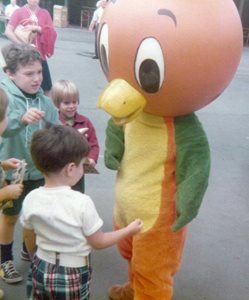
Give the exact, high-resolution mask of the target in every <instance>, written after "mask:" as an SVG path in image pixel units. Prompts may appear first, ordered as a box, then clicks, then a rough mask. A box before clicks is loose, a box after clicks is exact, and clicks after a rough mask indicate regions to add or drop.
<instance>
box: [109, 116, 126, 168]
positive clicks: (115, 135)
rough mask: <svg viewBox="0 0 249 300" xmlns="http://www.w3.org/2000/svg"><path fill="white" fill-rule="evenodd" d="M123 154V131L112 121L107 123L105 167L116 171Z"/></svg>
mask: <svg viewBox="0 0 249 300" xmlns="http://www.w3.org/2000/svg"><path fill="white" fill-rule="evenodd" d="M123 153H124V131H123V127H122V126H117V125H116V124H114V123H113V121H112V119H110V120H109V121H108V124H107V128H106V140H105V165H106V167H107V168H109V169H111V170H117V169H118V168H119V166H120V162H121V160H122V157H123Z"/></svg>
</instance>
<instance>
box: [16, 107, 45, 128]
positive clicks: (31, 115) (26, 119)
mask: <svg viewBox="0 0 249 300" xmlns="http://www.w3.org/2000/svg"><path fill="white" fill-rule="evenodd" d="M44 114H45V113H44V111H41V110H40V109H38V108H35V107H32V108H30V109H29V110H27V111H26V113H25V114H24V115H23V116H22V119H21V122H22V123H23V124H31V123H35V122H39V121H40V120H41V119H42V118H43V117H44Z"/></svg>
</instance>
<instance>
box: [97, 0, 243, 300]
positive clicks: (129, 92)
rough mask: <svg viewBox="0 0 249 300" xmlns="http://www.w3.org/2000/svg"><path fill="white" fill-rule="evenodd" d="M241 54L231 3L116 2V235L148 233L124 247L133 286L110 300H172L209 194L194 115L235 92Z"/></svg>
mask: <svg viewBox="0 0 249 300" xmlns="http://www.w3.org/2000/svg"><path fill="white" fill-rule="evenodd" d="M242 48H243V41H242V29H241V22H240V18H239V15H238V12H237V9H236V7H235V5H234V3H233V1H232V0H201V1H200V0H116V1H114V0H112V1H111V0H110V1H109V3H108V5H107V7H106V9H105V12H104V15H103V17H102V19H101V24H100V27H99V32H98V51H99V57H100V62H101V66H102V69H103V71H104V73H105V75H106V77H107V79H108V80H109V81H110V83H109V84H108V86H107V88H106V89H105V90H104V91H103V93H102V94H101V95H100V98H99V99H98V103H97V105H98V107H101V108H102V109H104V110H105V111H106V112H107V113H109V114H110V115H111V117H112V118H111V120H110V121H109V122H108V126H107V130H106V134H107V136H106V150H105V163H106V166H107V167H108V168H110V169H113V170H117V179H116V186H115V188H116V201H115V207H114V226H115V228H120V227H123V226H125V225H127V224H128V223H129V222H130V221H132V220H134V219H135V218H141V219H142V220H143V222H144V227H143V230H142V231H141V232H140V233H139V234H137V235H135V236H134V237H133V238H129V239H126V240H123V241H122V242H121V243H120V244H119V245H118V247H119V250H120V253H121V255H122V256H123V257H124V258H125V259H127V261H128V264H129V274H128V278H129V279H128V282H127V283H126V284H124V285H115V286H113V287H111V288H110V290H109V297H110V299H113V300H132V299H134V300H170V299H172V296H173V275H174V274H175V273H176V272H177V270H178V269H179V267H180V262H181V257H182V251H183V247H184V242H185V237H186V229H187V226H186V225H187V224H188V223H189V222H190V221H191V220H192V219H193V218H194V217H196V215H197V213H198V210H199V208H200V205H201V202H202V199H203V196H204V193H205V190H206V188H207V185H208V176H209V168H210V156H209V154H210V153H209V146H208V142H207V138H206V135H205V132H204V130H203V128H202V125H201V124H200V122H199V120H198V118H197V116H196V115H195V113H194V112H195V111H196V110H198V109H200V108H202V107H204V106H205V105H208V104H209V103H210V102H212V101H214V100H215V99H216V98H217V97H218V96H219V95H220V94H221V93H222V92H223V91H224V89H225V88H226V87H227V86H228V84H229V83H230V81H231V80H232V78H233V76H234V73H235V71H236V69H237V66H238V64H239V61H240V57H241V52H242Z"/></svg>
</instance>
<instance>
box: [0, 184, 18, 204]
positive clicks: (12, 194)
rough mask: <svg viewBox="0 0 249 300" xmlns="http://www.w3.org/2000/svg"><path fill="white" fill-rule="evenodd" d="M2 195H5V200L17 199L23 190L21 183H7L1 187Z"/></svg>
mask: <svg viewBox="0 0 249 300" xmlns="http://www.w3.org/2000/svg"><path fill="white" fill-rule="evenodd" d="M2 191H3V192H4V195H5V196H6V199H5V200H13V199H17V198H19V197H20V196H21V194H22V192H23V184H21V183H18V184H9V185H7V186H5V187H3V188H2Z"/></svg>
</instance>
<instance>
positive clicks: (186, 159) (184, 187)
mask: <svg viewBox="0 0 249 300" xmlns="http://www.w3.org/2000/svg"><path fill="white" fill-rule="evenodd" d="M175 137H176V184H177V193H176V209H177V219H176V222H175V223H174V224H173V227H172V229H173V231H177V230H179V229H181V228H182V227H183V226H184V225H186V224H187V223H189V222H190V221H191V220H192V219H194V218H195V217H196V216H197V214H198V211H199V208H200V205H201V203H202V199H203V197H204V193H205V191H206V189H207V186H208V178H209V172H210V150H209V145H208V141H207V137H206V134H205V132H204V130H203V128H202V125H201V123H200V122H199V120H198V118H197V116H196V115H195V114H191V115H187V116H183V117H176V118H175Z"/></svg>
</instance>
